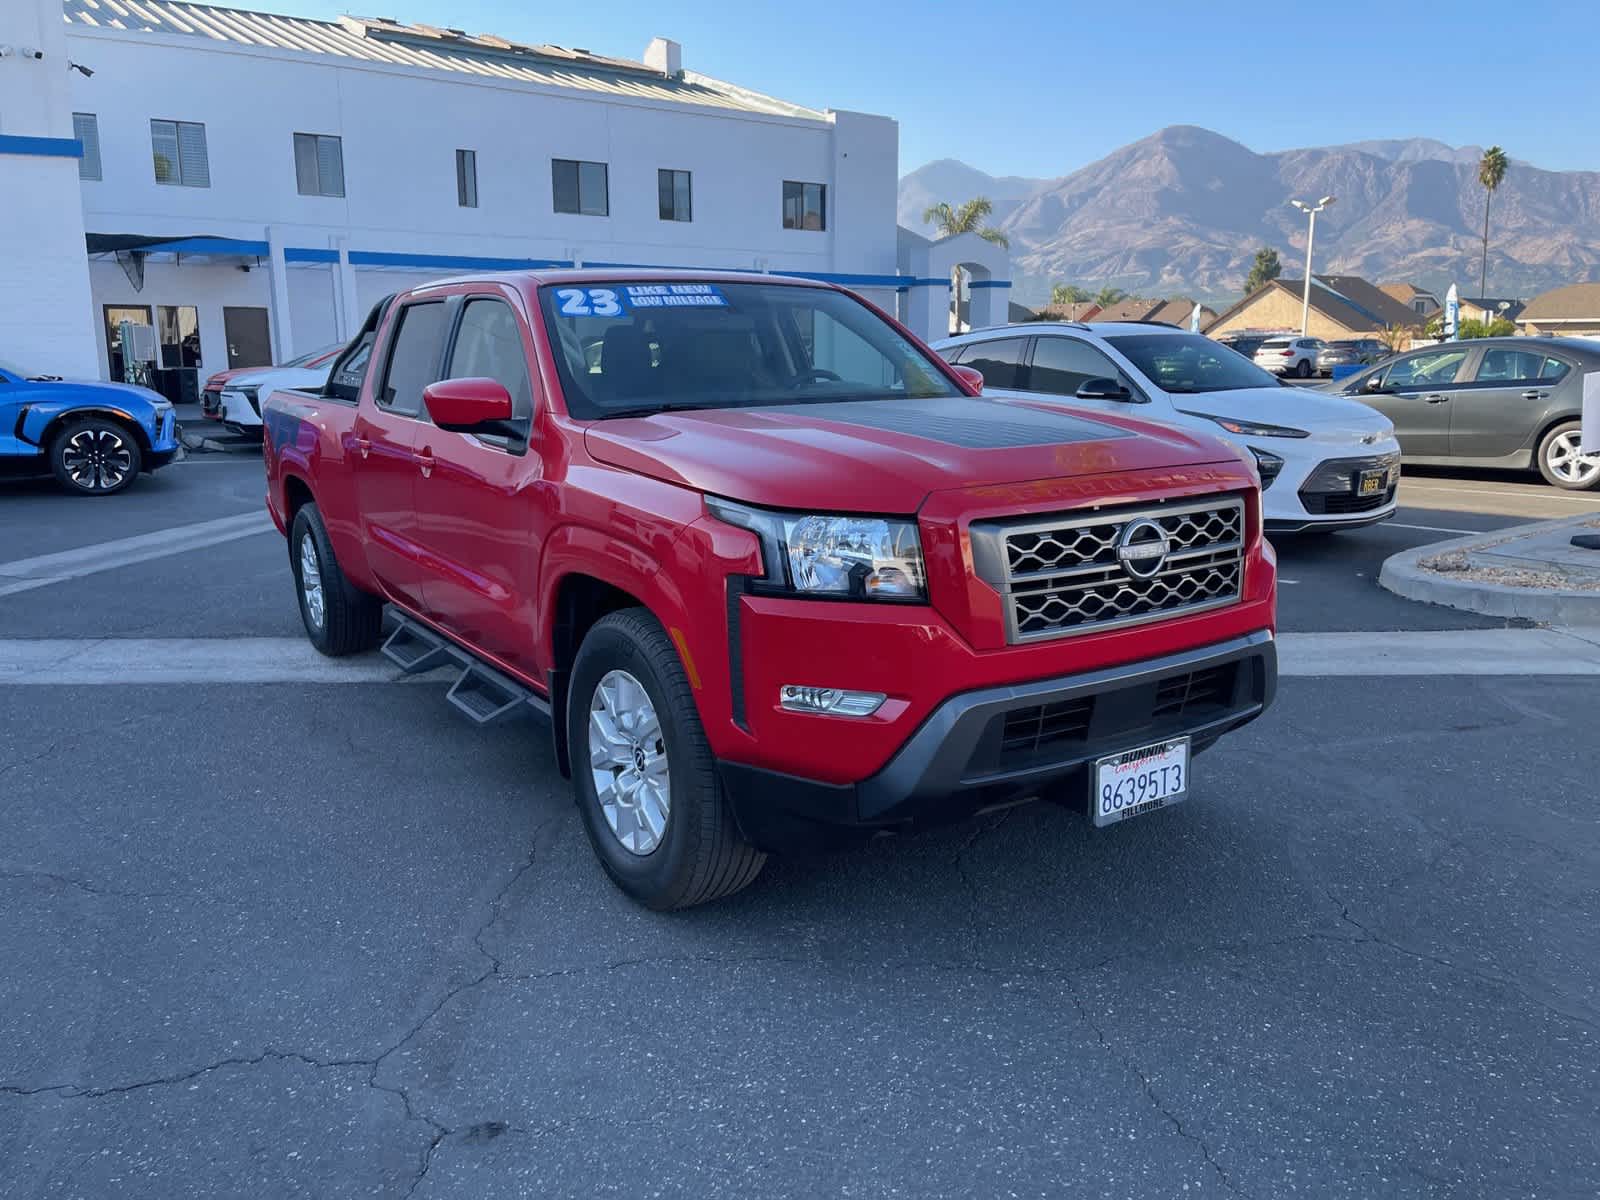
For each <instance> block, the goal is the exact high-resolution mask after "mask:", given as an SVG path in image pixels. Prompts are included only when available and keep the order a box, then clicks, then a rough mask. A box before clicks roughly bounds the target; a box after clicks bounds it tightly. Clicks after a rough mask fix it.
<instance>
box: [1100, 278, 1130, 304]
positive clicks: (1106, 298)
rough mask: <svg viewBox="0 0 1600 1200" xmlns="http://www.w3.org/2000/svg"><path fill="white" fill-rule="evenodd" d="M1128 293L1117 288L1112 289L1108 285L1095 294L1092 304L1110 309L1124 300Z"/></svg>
mask: <svg viewBox="0 0 1600 1200" xmlns="http://www.w3.org/2000/svg"><path fill="white" fill-rule="evenodd" d="M1127 298H1128V293H1127V292H1125V291H1123V290H1122V289H1121V288H1119V287H1112V286H1111V285H1110V284H1109V283H1108V284H1106V286H1105V287H1103V288H1101V289H1100V290H1099V291H1098V292H1096V293H1095V297H1094V302H1095V303H1096V304H1098V305H1099V306H1100V307H1101V308H1110V307H1111V306H1112V305H1113V304H1116V303H1117V302H1118V301H1119V300H1126V299H1127Z"/></svg>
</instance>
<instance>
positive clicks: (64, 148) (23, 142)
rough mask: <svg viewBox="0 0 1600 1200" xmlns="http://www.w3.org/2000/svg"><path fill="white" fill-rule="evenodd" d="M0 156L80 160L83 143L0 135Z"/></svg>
mask: <svg viewBox="0 0 1600 1200" xmlns="http://www.w3.org/2000/svg"><path fill="white" fill-rule="evenodd" d="M0 154H26V155H30V156H32V157H35V158H82V157H83V143H82V142H80V141H79V140H78V139H77V138H58V137H23V136H21V135H20V134H15V133H4V134H0Z"/></svg>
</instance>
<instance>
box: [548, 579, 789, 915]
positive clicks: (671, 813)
mask: <svg viewBox="0 0 1600 1200" xmlns="http://www.w3.org/2000/svg"><path fill="white" fill-rule="evenodd" d="M635 688H637V689H638V691H635V690H634V689H635ZM605 689H610V691H609V693H607V692H606V691H605ZM640 692H642V695H640V694H639V693H640ZM595 717H598V718H599V719H598V720H593V718H595ZM591 725H592V726H593V729H592V730H591ZM607 729H609V730H610V733H609V734H608V733H607ZM634 731H640V732H641V733H642V736H641V737H634V736H633V733H634ZM652 735H654V736H652ZM630 746H631V748H630ZM567 752H568V754H569V756H570V758H571V762H572V790H573V798H574V800H575V801H576V802H577V805H578V810H579V813H580V814H581V815H582V818H583V827H584V829H585V830H586V831H587V833H588V835H589V843H590V845H592V846H593V847H594V852H595V855H596V856H597V857H598V858H599V859H600V863H601V865H602V866H603V867H605V870H606V874H608V875H610V876H611V879H612V881H613V882H614V883H615V884H616V885H617V886H618V887H619V888H621V889H622V890H623V891H624V892H626V893H627V894H628V895H629V896H631V897H632V898H633V899H634V900H636V901H638V903H640V904H642V905H644V906H645V907H646V908H653V909H657V910H666V909H675V908H689V907H691V906H693V905H696V904H705V903H707V902H708V901H711V900H716V899H720V898H721V897H723V896H729V895H732V894H733V893H734V892H737V891H739V890H740V889H741V888H744V887H746V886H748V885H749V884H750V883H751V882H752V881H753V880H754V879H755V877H756V876H757V875H758V874H760V873H761V867H762V865H763V864H764V863H765V862H766V855H765V854H763V853H762V852H761V851H759V850H757V849H756V848H755V847H753V846H751V845H750V844H749V843H748V842H746V841H745V840H744V838H743V837H742V836H741V835H740V833H739V830H738V827H737V826H736V825H735V823H734V819H733V812H732V810H731V809H730V808H729V806H728V801H727V798H726V797H725V796H724V795H723V791H722V783H721V781H720V780H719V779H718V778H717V770H716V762H715V760H714V759H713V758H712V755H711V747H710V746H709V745H708V744H707V742H706V735H705V729H704V728H703V727H702V726H701V724H700V714H699V711H698V710H697V709H696V707H695V701H694V693H693V692H692V691H691V689H690V687H689V680H688V678H687V676H686V675H685V674H684V670H683V664H682V662H680V661H679V658H678V652H677V650H676V649H675V648H674V647H673V645H672V642H671V641H670V640H669V639H668V638H667V635H666V633H665V631H664V630H663V629H662V628H661V625H660V623H659V622H658V621H657V620H656V619H655V618H654V617H653V616H651V615H650V613H649V611H648V610H647V609H643V608H630V609H624V610H623V611H621V612H615V613H611V614H609V615H608V616H605V617H603V618H601V619H600V620H599V621H598V622H596V624H595V626H594V628H592V629H591V630H589V633H588V636H586V637H585V638H584V639H583V645H582V646H580V647H579V648H578V656H577V661H576V662H574V663H573V667H572V683H571V687H570V688H569V689H568V692H567ZM597 754H599V755H601V756H605V755H608V754H609V755H610V756H611V760H610V761H609V762H608V761H606V760H605V758H604V757H601V758H599V759H598V765H595V764H596V763H597ZM657 768H659V769H657ZM663 780H664V782H663ZM602 781H603V782H602ZM630 781H631V782H630ZM602 787H604V788H605V789H606V793H607V798H608V799H609V801H610V803H609V804H605V803H603V802H602V798H601V788H602ZM630 787H631V791H630ZM663 796H664V797H665V798H666V801H667V803H666V805H665V806H664V808H663V806H662V805H661V804H660V803H659V800H660V798H661V797H663ZM608 814H609V815H608Z"/></svg>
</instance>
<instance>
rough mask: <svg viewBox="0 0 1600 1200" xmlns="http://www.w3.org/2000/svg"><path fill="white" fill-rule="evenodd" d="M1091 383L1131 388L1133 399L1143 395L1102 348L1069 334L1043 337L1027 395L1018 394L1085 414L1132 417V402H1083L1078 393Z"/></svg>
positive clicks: (1027, 383) (1026, 379)
mask: <svg viewBox="0 0 1600 1200" xmlns="http://www.w3.org/2000/svg"><path fill="white" fill-rule="evenodd" d="M1091 379H1109V380H1112V381H1113V382H1115V383H1120V384H1121V385H1122V386H1123V387H1125V388H1127V389H1128V392H1129V394H1130V396H1137V395H1138V394H1139V392H1138V389H1137V388H1136V387H1135V386H1134V383H1133V381H1132V380H1131V379H1129V378H1128V376H1127V373H1126V372H1124V371H1123V370H1122V368H1121V367H1119V366H1117V364H1116V363H1114V362H1112V361H1111V359H1110V358H1108V357H1107V356H1106V355H1105V354H1104V353H1102V352H1101V351H1100V349H1099V348H1098V347H1096V346H1091V345H1090V344H1089V343H1088V342H1085V341H1083V340H1081V339H1079V338H1075V337H1071V336H1069V335H1066V334H1041V335H1040V336H1039V338H1038V339H1037V340H1036V341H1035V342H1034V344H1033V361H1032V362H1031V363H1030V365H1029V367H1028V370H1027V373H1026V374H1025V376H1024V377H1023V383H1024V385H1025V387H1026V391H1023V392H1019V393H1018V394H1019V395H1027V394H1029V393H1032V394H1033V396H1034V398H1038V397H1039V396H1040V395H1041V394H1042V395H1043V396H1047V397H1049V398H1050V399H1052V400H1059V401H1060V402H1062V403H1063V404H1070V405H1071V406H1072V407H1073V408H1078V409H1083V410H1084V411H1085V412H1104V413H1115V414H1116V415H1118V416H1127V415H1129V410H1130V408H1131V407H1132V406H1131V404H1130V402H1129V401H1128V400H1087V399H1086V400H1080V399H1079V398H1078V389H1079V388H1081V387H1082V386H1083V385H1084V384H1086V383H1088V382H1089V381H1090V380H1091Z"/></svg>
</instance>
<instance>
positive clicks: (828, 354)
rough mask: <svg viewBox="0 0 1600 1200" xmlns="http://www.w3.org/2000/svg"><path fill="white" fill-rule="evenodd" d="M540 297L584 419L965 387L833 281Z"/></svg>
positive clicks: (618, 288)
mask: <svg viewBox="0 0 1600 1200" xmlns="http://www.w3.org/2000/svg"><path fill="white" fill-rule="evenodd" d="M539 299H540V304H541V306H542V308H543V310H544V320H545V326H546V328H547V329H548V330H549V331H550V341H551V343H552V345H554V346H555V347H557V349H558V351H559V352H558V353H557V355H556V364H557V367H558V369H559V370H560V373H561V385H562V389H563V390H564V392H565V393H566V397H567V408H568V410H569V411H570V412H571V413H572V415H573V416H575V417H578V418H580V419H584V420H590V419H596V418H604V417H607V416H618V415H622V414H624V413H626V414H629V415H639V414H641V413H645V412H650V411H659V410H664V409H681V408H754V407H759V406H763V405H774V404H795V403H804V402H812V401H822V400H843V399H850V400H879V399H882V400H892V399H904V398H916V399H927V398H931V397H940V396H959V395H961V394H962V393H961V391H960V389H959V388H958V387H957V386H956V385H955V384H954V383H952V382H950V380H949V379H947V378H946V377H945V375H944V373H943V372H942V371H940V370H939V368H938V367H937V366H936V365H934V363H933V362H932V361H930V359H929V358H928V356H927V355H926V354H924V353H923V352H922V351H921V350H919V349H918V348H917V347H916V346H915V345H913V344H912V343H911V342H909V341H908V340H906V338H904V337H902V336H901V335H900V333H899V332H898V331H896V330H895V328H894V327H893V326H891V325H890V324H888V323H887V322H886V321H884V320H883V319H882V318H881V317H879V316H878V315H877V314H876V313H874V312H873V311H872V310H871V309H869V308H868V307H866V305H864V304H862V303H860V302H859V301H857V300H855V299H853V298H852V297H851V296H849V295H847V294H846V293H844V292H837V291H834V290H832V289H830V288H816V287H802V286H797V285H794V284H780V283H690V282H668V283H649V282H641V283H629V282H618V283H607V284H605V285H604V286H571V287H545V288H541V289H540V293H539Z"/></svg>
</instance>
